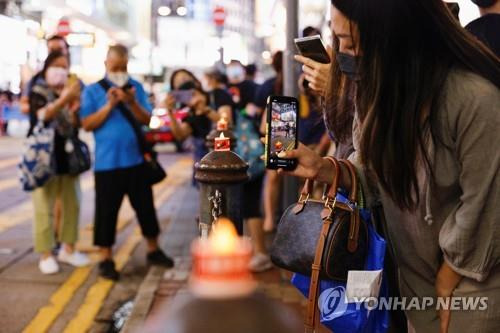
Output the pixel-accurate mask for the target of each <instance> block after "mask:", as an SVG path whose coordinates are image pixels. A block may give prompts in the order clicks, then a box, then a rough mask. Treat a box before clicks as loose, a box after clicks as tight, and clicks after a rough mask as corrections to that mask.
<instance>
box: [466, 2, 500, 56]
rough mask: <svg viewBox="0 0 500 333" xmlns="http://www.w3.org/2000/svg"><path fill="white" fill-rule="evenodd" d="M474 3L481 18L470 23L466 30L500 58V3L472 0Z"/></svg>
mask: <svg viewBox="0 0 500 333" xmlns="http://www.w3.org/2000/svg"><path fill="white" fill-rule="evenodd" d="M472 2H474V3H475V4H476V5H477V6H478V7H479V13H480V14H481V17H479V18H477V19H475V20H474V21H472V22H470V23H469V24H468V25H467V26H466V27H465V29H467V30H469V31H470V32H471V33H472V34H473V35H474V36H476V37H477V38H478V39H479V40H480V41H481V42H483V43H484V44H485V45H486V46H488V47H489V48H490V49H491V50H492V51H493V52H494V53H495V54H496V55H497V57H500V1H499V0H472Z"/></svg>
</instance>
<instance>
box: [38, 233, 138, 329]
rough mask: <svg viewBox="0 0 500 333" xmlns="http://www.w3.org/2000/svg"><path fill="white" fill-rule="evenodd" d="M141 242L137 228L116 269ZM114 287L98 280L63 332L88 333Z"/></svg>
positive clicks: (119, 253)
mask: <svg viewBox="0 0 500 333" xmlns="http://www.w3.org/2000/svg"><path fill="white" fill-rule="evenodd" d="M141 240H142V235H141V233H140V229H139V228H138V227H136V228H135V230H134V232H133V233H132V235H130V236H129V238H128V239H127V241H126V242H125V244H123V246H122V247H121V248H120V250H119V251H118V253H117V254H116V256H115V263H116V269H117V270H118V271H121V270H122V268H123V267H124V266H125V264H126V263H127V261H128V258H129V257H130V255H131V254H132V252H133V251H134V249H135V247H136V246H137V244H139V242H140V241H141ZM113 285H114V281H111V280H107V279H103V278H98V280H97V282H96V283H94V285H92V287H90V289H89V290H88V291H87V295H86V296H85V300H84V301H83V304H82V305H81V306H80V308H79V309H78V312H77V314H76V316H75V317H74V318H73V319H72V320H71V321H70V322H69V324H68V326H66V328H65V329H64V331H63V332H64V333H69V332H75V333H81V332H86V331H87V330H88V329H89V328H90V326H91V325H92V323H93V322H94V318H95V316H97V313H98V312H99V310H100V309H101V305H102V303H103V302H104V300H105V299H106V296H108V294H109V292H110V290H111V288H112V287H113ZM38 332H40V331H38Z"/></svg>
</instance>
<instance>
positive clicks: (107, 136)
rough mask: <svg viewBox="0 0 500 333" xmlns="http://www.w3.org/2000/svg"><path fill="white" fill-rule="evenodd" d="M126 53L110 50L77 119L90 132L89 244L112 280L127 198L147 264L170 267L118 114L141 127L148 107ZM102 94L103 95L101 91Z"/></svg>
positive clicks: (138, 157)
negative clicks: (92, 195)
mask: <svg viewBox="0 0 500 333" xmlns="http://www.w3.org/2000/svg"><path fill="white" fill-rule="evenodd" d="M127 64H128V51H127V48H126V47H124V46H123V45H115V46H112V47H110V49H109V51H108V54H107V57H106V62H105V65H106V77H105V78H104V79H103V80H101V81H100V82H98V83H94V84H92V85H89V86H88V87H86V88H85V90H84V91H83V94H82V106H81V110H80V117H81V119H82V127H83V128H84V129H85V130H87V131H93V132H94V138H95V143H96V148H95V163H94V172H95V190H96V196H95V205H96V207H95V223H94V244H95V245H97V246H99V247H100V252H101V255H102V261H101V263H100V264H99V272H100V275H101V276H102V277H105V278H108V279H112V280H117V279H118V278H119V273H118V272H117V271H116V269H115V264H114V262H113V260H112V246H113V244H114V242H115V235H116V223H117V219H118V211H119V209H120V206H121V203H122V200H123V197H124V196H125V194H126V195H128V197H129V200H130V203H131V205H132V207H133V208H134V210H135V212H136V214H137V218H138V220H139V224H140V226H141V230H142V234H143V235H144V237H145V238H146V240H147V244H148V255H147V259H148V262H149V263H151V264H157V265H162V266H166V267H172V266H173V261H172V259H171V258H169V257H167V256H166V255H165V254H164V253H163V252H162V251H161V249H160V248H159V246H158V241H157V239H158V235H159V233H160V230H159V225H158V219H157V216H156V211H155V207H154V203H153V192H152V190H151V185H149V183H148V181H147V180H146V175H145V173H146V169H145V168H144V159H143V156H142V154H141V150H140V148H139V142H138V140H137V137H136V134H135V133H134V130H133V127H132V125H131V124H130V123H129V121H128V120H127V118H126V117H125V116H124V115H123V114H122V112H121V111H120V108H119V107H120V105H121V106H125V107H126V108H128V109H129V110H130V112H131V113H132V114H133V116H134V117H135V118H136V120H137V121H138V122H139V123H141V124H144V125H146V124H148V123H149V120H150V114H151V106H150V105H149V102H148V96H147V94H146V93H145V91H144V88H143V86H142V85H141V84H140V83H139V82H137V81H135V80H133V79H131V78H130V77H129V75H128V73H127ZM106 90H107V91H106Z"/></svg>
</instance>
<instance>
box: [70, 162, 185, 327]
mask: <svg viewBox="0 0 500 333" xmlns="http://www.w3.org/2000/svg"><path fill="white" fill-rule="evenodd" d="M191 163H192V162H191ZM186 169H187V170H188V172H186ZM183 171H184V177H180V175H179V176H177V177H178V178H177V181H178V182H179V183H180V184H182V183H184V182H186V181H187V180H188V179H189V176H188V175H189V174H190V170H189V169H188V168H185V169H184V170H183ZM182 178H184V179H182ZM174 179H175V178H174ZM175 190H176V187H173V186H171V187H170V188H169V190H167V191H166V192H167V193H164V195H165V197H167V198H168V197H170V196H171V195H172V194H173V193H174V192H175ZM159 201H160V200H159ZM141 239H142V236H141V235H140V229H139V228H138V227H136V228H135V231H134V233H133V234H132V235H130V236H129V238H128V239H127V243H126V244H125V245H124V248H127V249H126V250H124V251H122V253H121V254H122V256H120V257H119V256H118V255H119V254H120V253H118V254H117V256H116V257H115V260H116V267H117V270H118V271H120V270H121V269H122V268H123V267H124V266H125V264H126V263H127V261H128V258H129V257H130V255H131V254H132V252H133V250H134V249H135V247H136V246H137V244H138V243H139V242H140V241H141ZM119 260H120V261H119ZM113 284H114V282H113V281H110V280H105V279H102V278H99V280H98V281H97V282H96V283H94V285H93V286H92V287H91V288H90V289H89V290H88V291H87V295H86V296H85V300H84V301H83V304H82V305H81V306H80V308H79V309H78V312H77V314H76V316H75V317H74V318H73V319H72V320H71V321H70V322H69V324H68V325H67V326H66V328H65V329H64V331H63V333H81V332H87V331H88V330H89V329H90V327H91V326H92V324H93V323H94V319H95V317H96V316H97V314H98V313H99V310H100V309H101V307H102V304H103V303H104V300H105V299H106V296H107V295H108V294H109V292H110V291H111V288H112V287H113Z"/></svg>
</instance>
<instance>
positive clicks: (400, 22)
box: [281, 0, 500, 332]
mask: <svg viewBox="0 0 500 333" xmlns="http://www.w3.org/2000/svg"><path fill="white" fill-rule="evenodd" d="M332 30H333V36H334V42H335V43H334V48H335V54H336V61H334V62H333V63H332V68H331V74H330V84H329V86H328V91H327V95H328V102H329V104H330V107H329V108H328V112H327V114H326V119H327V124H328V125H329V128H330V130H332V131H334V132H336V134H339V133H342V132H343V131H346V130H347V129H346V128H339V124H341V123H342V119H345V116H346V112H348V108H346V107H345V106H346V105H347V104H348V102H347V100H348V94H347V93H346V91H345V89H344V87H345V85H346V82H347V81H348V80H353V81H355V82H356V84H357V86H358V89H357V91H356V95H355V105H356V117H355V122H354V126H353V139H354V147H355V149H356V150H355V152H354V153H353V154H352V155H351V156H350V159H351V160H352V161H353V162H354V163H355V164H356V166H357V168H358V172H359V174H360V177H361V179H362V185H363V191H364V193H365V196H366V199H367V201H368V204H374V203H375V202H377V201H381V202H382V204H383V207H384V212H385V215H386V220H387V230H388V241H389V244H390V246H391V247H392V248H393V250H394V253H395V256H396V262H397V264H398V267H399V275H400V289H401V294H402V295H401V296H403V297H406V298H407V299H411V298H412V297H417V298H419V300H420V302H421V301H422V299H423V297H436V296H437V297H441V298H442V300H443V301H445V302H446V301H447V300H448V299H449V297H465V299H467V297H472V299H469V300H472V301H476V300H477V298H478V297H487V309H485V310H483V311H480V310H478V309H477V308H476V309H475V310H474V309H472V311H471V310H469V311H466V309H465V308H464V307H463V303H460V305H459V306H458V309H457V310H454V311H451V312H450V311H449V309H447V308H436V303H434V305H433V306H431V307H428V308H426V309H424V310H420V311H418V310H415V308H413V310H409V311H406V313H407V316H408V319H409V325H410V328H411V329H412V331H416V332H438V331H440V332H476V331H477V332H479V331H480V332H500V307H499V306H498V304H499V302H500V224H499V221H500V205H499V204H498V203H499V200H500V196H499V189H500V174H499V169H500V149H499V147H498V142H500V62H499V59H498V58H497V57H496V56H495V55H494V54H493V53H492V52H491V51H489V50H488V49H487V48H486V47H484V46H483V45H482V44H480V43H479V42H477V41H476V40H475V39H474V38H473V37H472V36H471V35H470V34H469V33H468V32H466V31H465V30H464V29H462V27H460V26H459V24H458V22H456V20H455V18H454V17H453V16H452V15H451V14H450V12H449V11H448V9H447V8H446V6H445V4H444V3H443V1H441V0H405V1H401V0H382V1H376V2H375V1H371V0H332ZM281 157H286V158H297V159H298V167H297V169H296V170H295V171H293V172H292V173H291V174H292V175H295V176H299V177H303V178H311V179H315V180H318V181H321V182H326V183H331V182H332V176H333V173H334V170H333V169H332V167H331V164H330V163H329V162H328V161H325V160H323V159H321V158H320V157H319V156H318V155H317V154H315V153H314V152H313V151H311V150H309V149H307V148H306V147H305V146H303V145H301V146H299V148H298V149H297V150H294V151H292V152H288V153H286V154H282V156H281ZM347 174H348V172H347V170H342V174H341V178H342V186H343V187H345V188H349V185H350V184H349V180H348V179H347V177H345V176H346V175H347ZM474 298H476V299H474ZM438 310H439V311H438Z"/></svg>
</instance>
